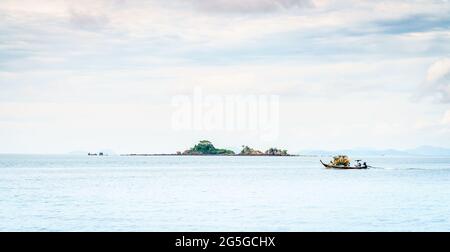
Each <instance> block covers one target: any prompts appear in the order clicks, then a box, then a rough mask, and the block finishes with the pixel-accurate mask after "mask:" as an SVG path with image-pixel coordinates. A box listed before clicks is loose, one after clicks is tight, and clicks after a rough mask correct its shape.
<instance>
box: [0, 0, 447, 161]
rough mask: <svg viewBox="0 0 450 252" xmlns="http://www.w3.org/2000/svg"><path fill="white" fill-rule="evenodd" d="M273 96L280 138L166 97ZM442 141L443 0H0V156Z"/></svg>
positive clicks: (389, 145)
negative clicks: (193, 114)
mask: <svg viewBox="0 0 450 252" xmlns="http://www.w3.org/2000/svg"><path fill="white" fill-rule="evenodd" d="M195 88H201V90H202V91H203V93H205V94H216V95H223V96H226V95H231V94H253V95H264V94H273V95H278V96H279V101H280V115H279V137H278V138H276V139H273V140H271V141H263V140H261V139H260V138H259V137H258V136H257V134H254V133H253V132H248V131H232V132H229V131H227V132H225V131H221V130H210V131H205V130H181V131H180V130H174V129H173V127H172V126H171V114H172V112H173V104H172V103H171V101H172V100H173V97H174V96H176V95H179V94H186V95H189V94H192V92H193V90H194V89H195ZM204 138H206V139H210V140H212V141H213V142H214V143H216V145H219V146H220V147H230V148H234V149H236V148H239V146H240V145H242V144H249V145H252V146H254V147H257V148H261V149H263V148H266V147H268V146H280V147H284V148H287V149H289V150H291V151H293V152H296V151H298V150H301V149H327V150H330V149H339V148H356V147H370V148H399V149H402V148H410V147H416V146H419V145H435V146H442V147H450V1H447V0H426V1H420V0H411V1H401V0H391V1H377V0H371V1H361V0H339V1H337V0H336V1H333V0H169V1H163V0H148V1H138V0H109V1H106V0H105V1H103V0H79V1H69V0H66V1H64V0H1V1H0V153H66V152H70V151H77V150H82V151H96V150H99V149H112V150H114V151H116V152H118V153H128V152H174V151H177V150H182V149H185V148H187V147H188V146H190V145H191V144H192V143H194V142H196V141H197V140H199V139H204Z"/></svg>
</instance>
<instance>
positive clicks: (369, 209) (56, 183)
mask: <svg viewBox="0 0 450 252" xmlns="http://www.w3.org/2000/svg"><path fill="white" fill-rule="evenodd" d="M322 159H325V160H327V159H329V158H322ZM364 159H365V160H368V161H369V164H372V165H374V166H377V167H379V168H374V169H369V170H348V171H345V170H344V171H343V170H326V169H323V168H322V167H321V165H320V163H319V158H318V157H177V156H168V157H120V156H108V157H88V156H38V155H0V231H450V158H449V157H421V158H417V157H365V158H364Z"/></svg>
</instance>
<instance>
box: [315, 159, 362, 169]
mask: <svg viewBox="0 0 450 252" xmlns="http://www.w3.org/2000/svg"><path fill="white" fill-rule="evenodd" d="M320 163H322V165H323V166H325V168H327V169H340V170H361V169H367V166H336V165H329V164H325V163H324V162H322V160H320Z"/></svg>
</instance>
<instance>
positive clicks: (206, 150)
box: [181, 140, 235, 156]
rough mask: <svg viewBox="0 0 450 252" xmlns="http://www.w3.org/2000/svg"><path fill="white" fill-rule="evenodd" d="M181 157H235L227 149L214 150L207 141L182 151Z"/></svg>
mask: <svg viewBox="0 0 450 252" xmlns="http://www.w3.org/2000/svg"><path fill="white" fill-rule="evenodd" d="M181 155H227V156H230V155H235V153H234V151H232V150H227V149H216V147H214V145H213V144H212V143H211V142H210V141H208V140H202V141H200V142H199V143H198V144H196V145H195V146H194V147H192V148H190V149H189V150H185V151H183V153H181Z"/></svg>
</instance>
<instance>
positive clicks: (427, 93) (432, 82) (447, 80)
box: [420, 58, 450, 103]
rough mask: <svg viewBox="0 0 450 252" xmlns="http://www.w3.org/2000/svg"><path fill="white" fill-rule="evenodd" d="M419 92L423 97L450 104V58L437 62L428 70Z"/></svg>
mask: <svg viewBox="0 0 450 252" xmlns="http://www.w3.org/2000/svg"><path fill="white" fill-rule="evenodd" d="M420 91H421V95H422V96H424V97H432V98H433V99H434V100H435V101H438V102H444V103H450V58H444V59H441V60H438V61H436V62H434V63H433V64H432V65H431V66H430V67H429V68H428V71H427V75H426V79H425V81H424V82H423V84H422V86H421V90H420Z"/></svg>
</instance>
